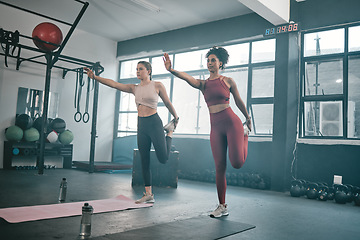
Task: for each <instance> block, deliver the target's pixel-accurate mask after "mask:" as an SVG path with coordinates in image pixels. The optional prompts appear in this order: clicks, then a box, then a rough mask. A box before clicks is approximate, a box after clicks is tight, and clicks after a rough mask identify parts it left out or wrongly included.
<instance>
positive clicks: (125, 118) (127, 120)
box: [118, 113, 137, 131]
mask: <svg viewBox="0 0 360 240" xmlns="http://www.w3.org/2000/svg"><path fill="white" fill-rule="evenodd" d="M118 129H119V130H120V131H137V113H120V114H119V126H118Z"/></svg>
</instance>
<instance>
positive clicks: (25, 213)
mask: <svg viewBox="0 0 360 240" xmlns="http://www.w3.org/2000/svg"><path fill="white" fill-rule="evenodd" d="M86 202H87V203H89V204H90V205H91V206H92V207H93V208H94V213H102V212H113V211H119V210H125V209H134V208H144V207H151V206H152V205H153V204H146V203H143V204H136V203H135V201H134V200H133V199H130V198H128V197H125V196H123V195H119V196H117V197H114V198H109V199H102V200H93V201H85V202H72V203H58V204H50V205H37V206H26V207H12V208H3V209H0V217H1V218H3V219H5V220H6V221H7V222H10V223H19V222H28V221H36V220H42V219H50V218H60V217H70V216H77V215H81V214H82V211H81V209H82V206H83V205H84V203H86Z"/></svg>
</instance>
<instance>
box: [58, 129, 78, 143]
mask: <svg viewBox="0 0 360 240" xmlns="http://www.w3.org/2000/svg"><path fill="white" fill-rule="evenodd" d="M73 140H74V134H73V133H72V132H71V131H70V130H65V131H64V132H62V133H60V135H59V141H60V142H61V143H62V144H70V143H71V142H72V141H73Z"/></svg>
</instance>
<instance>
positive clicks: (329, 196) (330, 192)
mask: <svg viewBox="0 0 360 240" xmlns="http://www.w3.org/2000/svg"><path fill="white" fill-rule="evenodd" d="M334 198H335V189H334V187H329V188H328V193H327V199H328V200H334Z"/></svg>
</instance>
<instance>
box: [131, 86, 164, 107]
mask: <svg viewBox="0 0 360 240" xmlns="http://www.w3.org/2000/svg"><path fill="white" fill-rule="evenodd" d="M134 95H135V103H136V106H137V107H139V105H144V106H147V107H149V108H153V109H157V105H158V100H159V94H158V93H157V92H156V88H155V82H154V81H150V83H149V84H146V85H144V86H141V85H140V84H138V85H136V86H135V91H134Z"/></svg>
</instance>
